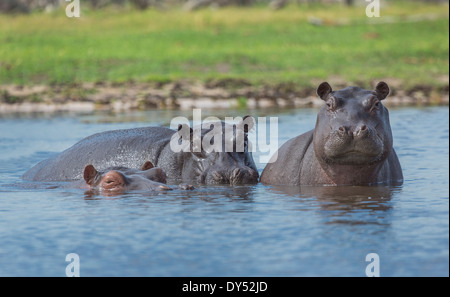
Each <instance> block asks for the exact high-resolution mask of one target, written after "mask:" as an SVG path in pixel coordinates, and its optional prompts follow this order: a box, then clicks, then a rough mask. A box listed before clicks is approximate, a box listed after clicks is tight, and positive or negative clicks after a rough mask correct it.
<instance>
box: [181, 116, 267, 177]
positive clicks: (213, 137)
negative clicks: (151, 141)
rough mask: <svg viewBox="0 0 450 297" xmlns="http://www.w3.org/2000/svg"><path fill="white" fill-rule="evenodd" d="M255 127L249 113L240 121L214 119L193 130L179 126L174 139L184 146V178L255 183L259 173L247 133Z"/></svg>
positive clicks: (185, 126)
mask: <svg viewBox="0 0 450 297" xmlns="http://www.w3.org/2000/svg"><path fill="white" fill-rule="evenodd" d="M253 126H254V119H253V118H252V117H249V116H247V117H244V118H243V119H242V120H241V121H240V122H239V123H238V124H230V123H225V122H222V121H213V122H207V123H203V124H202V125H201V126H197V127H195V128H194V129H191V128H190V127H189V126H187V125H179V126H178V132H177V133H175V135H174V136H173V137H172V141H176V142H177V143H178V144H180V145H182V146H183V149H182V151H183V157H182V158H183V169H182V173H181V175H182V179H183V180H194V181H196V182H198V183H204V184H233V185H236V184H256V183H257V182H258V178H259V174H258V171H257V168H256V165H255V163H254V161H253V157H252V154H251V152H250V151H249V148H248V146H249V140H248V132H249V130H251V129H252V127H253ZM183 143H184V144H183Z"/></svg>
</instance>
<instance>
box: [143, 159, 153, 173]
mask: <svg viewBox="0 0 450 297" xmlns="http://www.w3.org/2000/svg"><path fill="white" fill-rule="evenodd" d="M153 167H155V166H154V165H153V163H152V162H150V161H147V162H145V163H144V165H142V167H141V170H142V171H145V170H149V169H152V168H153Z"/></svg>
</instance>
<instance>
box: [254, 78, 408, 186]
mask: <svg viewBox="0 0 450 297" xmlns="http://www.w3.org/2000/svg"><path fill="white" fill-rule="evenodd" d="M389 92H390V90H389V86H388V85H387V84H386V83H385V82H380V83H378V84H377V85H376V87H375V89H374V90H373V91H371V90H365V89H362V88H359V87H347V88H345V89H342V90H338V91H333V90H332V88H331V86H330V85H329V84H328V83H327V82H323V83H321V84H320V85H319V86H318V88H317V95H318V96H319V97H320V98H321V99H322V100H323V101H324V102H325V104H324V105H323V106H322V108H321V109H320V110H319V112H318V115H317V121H316V126H315V128H314V129H313V130H311V131H308V132H306V133H304V134H301V135H299V136H297V137H295V138H293V139H290V140H289V141H287V142H286V143H285V144H283V145H282V146H281V147H280V149H279V150H278V152H277V157H278V158H277V159H276V160H275V161H274V162H272V163H271V162H270V161H269V163H268V164H267V165H266V167H265V168H264V170H263V172H262V174H261V182H262V183H263V184H269V185H312V186H318V185H352V186H356V185H401V184H402V183H403V174H402V169H401V166H400V162H399V160H398V157H397V154H396V153H395V150H394V148H393V138H392V131H391V127H390V123H389V113H388V110H387V109H386V107H385V106H383V104H382V100H384V99H385V98H386V97H387V96H388V95H389Z"/></svg>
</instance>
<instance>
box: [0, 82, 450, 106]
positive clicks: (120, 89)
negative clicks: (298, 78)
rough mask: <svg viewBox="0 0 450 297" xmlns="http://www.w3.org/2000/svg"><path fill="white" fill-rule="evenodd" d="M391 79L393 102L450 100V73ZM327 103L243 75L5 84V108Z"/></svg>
mask: <svg viewBox="0 0 450 297" xmlns="http://www.w3.org/2000/svg"><path fill="white" fill-rule="evenodd" d="M385 81H387V82H388V83H389V85H390V86H391V95H390V97H389V98H388V100H386V101H385V102H384V103H385V104H386V105H388V106H428V105H448V103H449V87H448V77H447V78H446V79H445V80H444V81H446V82H447V83H446V84H445V83H444V84H443V85H442V86H440V87H436V86H426V85H416V86H412V87H408V88H407V87H402V83H401V82H399V81H398V80H395V79H390V80H388V79H386V80H385ZM330 83H332V85H333V88H335V89H339V88H343V87H346V86H348V85H353V84H346V83H345V82H343V81H339V80H336V81H334V82H332V81H330ZM375 83H376V82H374V84H375ZM374 84H370V85H374ZM357 85H358V84H357ZM366 87H368V86H366ZM321 104H323V102H322V101H321V100H320V99H318V98H317V96H316V95H315V89H314V88H313V87H298V86H296V84H294V83H282V84H275V85H258V86H254V85H251V84H250V83H248V82H246V81H244V80H237V79H221V80H211V81H208V82H204V83H200V82H188V81H176V82H166V83H133V82H127V83H103V82H102V83H83V84H71V85H34V86H21V85H2V86H0V113H14V112H55V111H92V110H114V111H126V110H145V109H162V108H170V109H192V108H205V109H208V108H250V109H251V108H269V107H280V108H283V107H286V108H298V107H311V106H318V105H321Z"/></svg>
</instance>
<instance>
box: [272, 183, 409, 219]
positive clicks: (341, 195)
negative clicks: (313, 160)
mask: <svg viewBox="0 0 450 297" xmlns="http://www.w3.org/2000/svg"><path fill="white" fill-rule="evenodd" d="M401 189H402V187H401V186H397V187H389V186H379V187H368V186H367V187H365V186H339V187H332V186H329V187H326V186H325V187H324V186H321V187H320V186H318V187H313V186H273V187H271V188H270V191H272V192H274V193H278V194H280V193H282V194H285V195H289V196H293V197H299V198H301V199H297V200H295V201H296V202H299V203H301V202H304V201H305V199H311V198H313V199H315V202H316V203H317V206H318V207H319V209H320V212H321V213H322V214H324V215H325V216H326V223H328V224H330V223H334V224H336V223H342V224H387V221H386V219H387V216H386V214H387V213H389V212H388V211H389V210H391V209H392V202H391V199H392V198H393V197H394V196H395V195H396V194H397V193H399V192H400V191H401Z"/></svg>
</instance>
